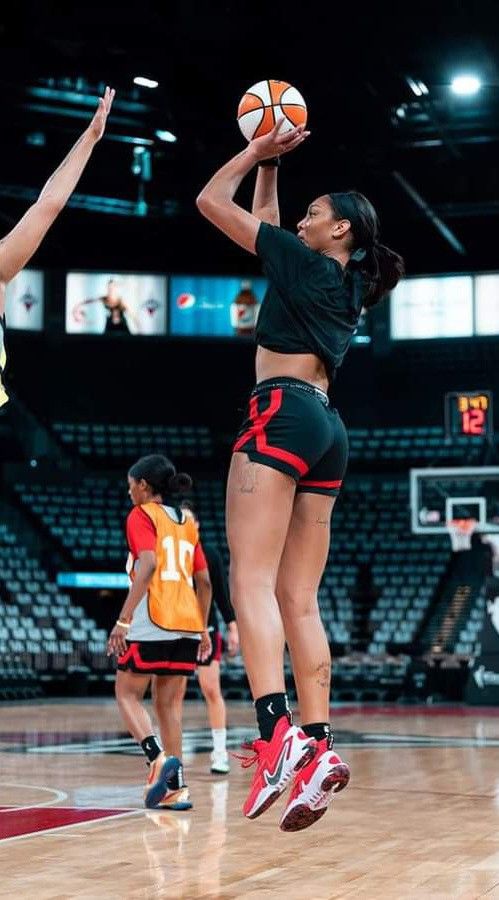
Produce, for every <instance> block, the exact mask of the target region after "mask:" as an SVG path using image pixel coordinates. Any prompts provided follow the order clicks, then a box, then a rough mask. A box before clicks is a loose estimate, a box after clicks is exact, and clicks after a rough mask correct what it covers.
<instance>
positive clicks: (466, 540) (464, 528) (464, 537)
mask: <svg viewBox="0 0 499 900" xmlns="http://www.w3.org/2000/svg"><path fill="white" fill-rule="evenodd" d="M477 524H478V523H477V520H476V519H451V520H450V522H447V531H448V532H449V537H450V540H451V544H452V550H453V552H454V553H459V552H460V551H462V550H471V535H472V534H473V532H474V530H475V528H476V526H477Z"/></svg>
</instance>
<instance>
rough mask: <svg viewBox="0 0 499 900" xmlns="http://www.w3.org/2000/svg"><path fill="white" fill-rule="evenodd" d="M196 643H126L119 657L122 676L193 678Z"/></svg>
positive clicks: (183, 639) (184, 640) (186, 639)
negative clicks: (176, 676) (177, 676)
mask: <svg viewBox="0 0 499 900" xmlns="http://www.w3.org/2000/svg"><path fill="white" fill-rule="evenodd" d="M198 649H199V641H195V640H192V639H191V638H177V639H176V640H174V641H127V650H126V651H125V653H123V655H122V656H119V657H118V669H119V670H120V671H121V672H135V673H136V674H137V675H192V673H193V672H194V671H195V670H196V667H197V653H198Z"/></svg>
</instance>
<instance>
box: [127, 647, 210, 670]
mask: <svg viewBox="0 0 499 900" xmlns="http://www.w3.org/2000/svg"><path fill="white" fill-rule="evenodd" d="M130 657H131V658H132V659H133V661H134V663H135V665H136V666H137V668H138V669H145V670H146V671H148V670H149V669H182V670H183V671H185V672H194V670H195V668H196V663H183V662H175V661H173V662H172V661H171V660H169V659H168V660H158V662H144V660H143V659H142V658H141V656H140V654H139V648H138V646H137V644H130V646H129V648H128V650H127V651H126V653H124V654H123V656H119V657H118V662H119V664H120V665H124V664H125V663H127V662H128V660H129V659H130Z"/></svg>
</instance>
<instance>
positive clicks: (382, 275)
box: [328, 191, 405, 307]
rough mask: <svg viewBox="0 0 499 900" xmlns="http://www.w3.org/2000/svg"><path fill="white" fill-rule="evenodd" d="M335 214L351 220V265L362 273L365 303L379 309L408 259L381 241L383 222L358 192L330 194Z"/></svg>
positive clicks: (402, 271)
mask: <svg viewBox="0 0 499 900" xmlns="http://www.w3.org/2000/svg"><path fill="white" fill-rule="evenodd" d="M328 197H329V202H330V204H331V208H332V211H333V215H334V216H335V217H337V218H341V219H348V221H349V222H350V230H351V235H352V247H351V249H352V251H353V252H352V255H351V257H350V263H351V264H352V265H353V264H355V265H357V266H358V268H359V270H360V272H361V273H362V276H363V279H364V282H365V287H364V300H363V304H364V306H366V307H370V306H375V305H376V303H378V302H379V301H380V300H381V298H382V297H384V296H385V295H386V294H388V293H389V292H390V291H392V290H393V288H394V287H395V285H396V284H397V283H398V282H399V281H400V279H401V278H402V276H403V275H404V271H405V269H404V260H403V259H402V257H401V256H399V254H398V253H395V251H394V250H390V248H389V247H385V245H384V244H380V242H379V240H378V233H379V220H378V216H377V213H376V210H375V209H374V206H373V205H372V203H370V202H369V200H368V199H367V197H364V195H363V194H359V193H358V192H357V191H346V192H343V193H333V194H328Z"/></svg>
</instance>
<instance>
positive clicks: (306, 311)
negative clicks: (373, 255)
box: [256, 222, 365, 382]
mask: <svg viewBox="0 0 499 900" xmlns="http://www.w3.org/2000/svg"><path fill="white" fill-rule="evenodd" d="M256 252H257V254H258V256H259V257H260V259H261V260H262V262H263V271H264V273H265V275H266V276H267V278H268V279H269V287H268V289H267V292H266V294H265V297H264V299H263V303H262V306H261V309H260V314H259V316H258V322H257V326H256V342H257V344H259V345H260V346H262V347H265V348H266V349H267V350H274V351H275V352H277V353H314V354H315V355H316V356H318V357H319V359H320V360H322V362H323V363H324V366H325V368H326V372H327V375H328V378H329V381H330V382H332V381H333V378H334V373H335V369H337V368H338V366H340V365H341V363H342V362H343V358H344V356H345V354H346V352H347V350H348V347H349V346H350V342H351V340H352V337H353V334H354V332H355V329H356V328H357V324H358V321H359V316H360V312H361V309H362V302H363V297H364V293H365V282H364V278H363V276H362V274H361V272H360V271H359V269H358V268H357V267H356V266H355V265H350V263H349V265H348V266H347V267H346V268H345V269H342V267H341V266H340V264H339V263H338V262H337V261H336V260H334V259H330V258H329V257H327V256H322V255H321V254H320V253H317V252H316V251H315V250H310V249H309V248H308V247H306V246H305V245H304V244H302V242H301V241H300V240H298V238H297V237H296V236H295V235H294V234H291V232H289V231H285V230H284V229H283V228H277V227H276V226H275V225H268V224H267V223H266V222H262V224H261V225H260V228H259V229H258V235H257V238H256ZM364 256H365V251H363V250H358V251H356V252H355V253H354V254H353V255H352V256H351V258H350V259H351V262H352V263H355V262H356V261H359V260H361V259H362V258H363V257H364Z"/></svg>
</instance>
